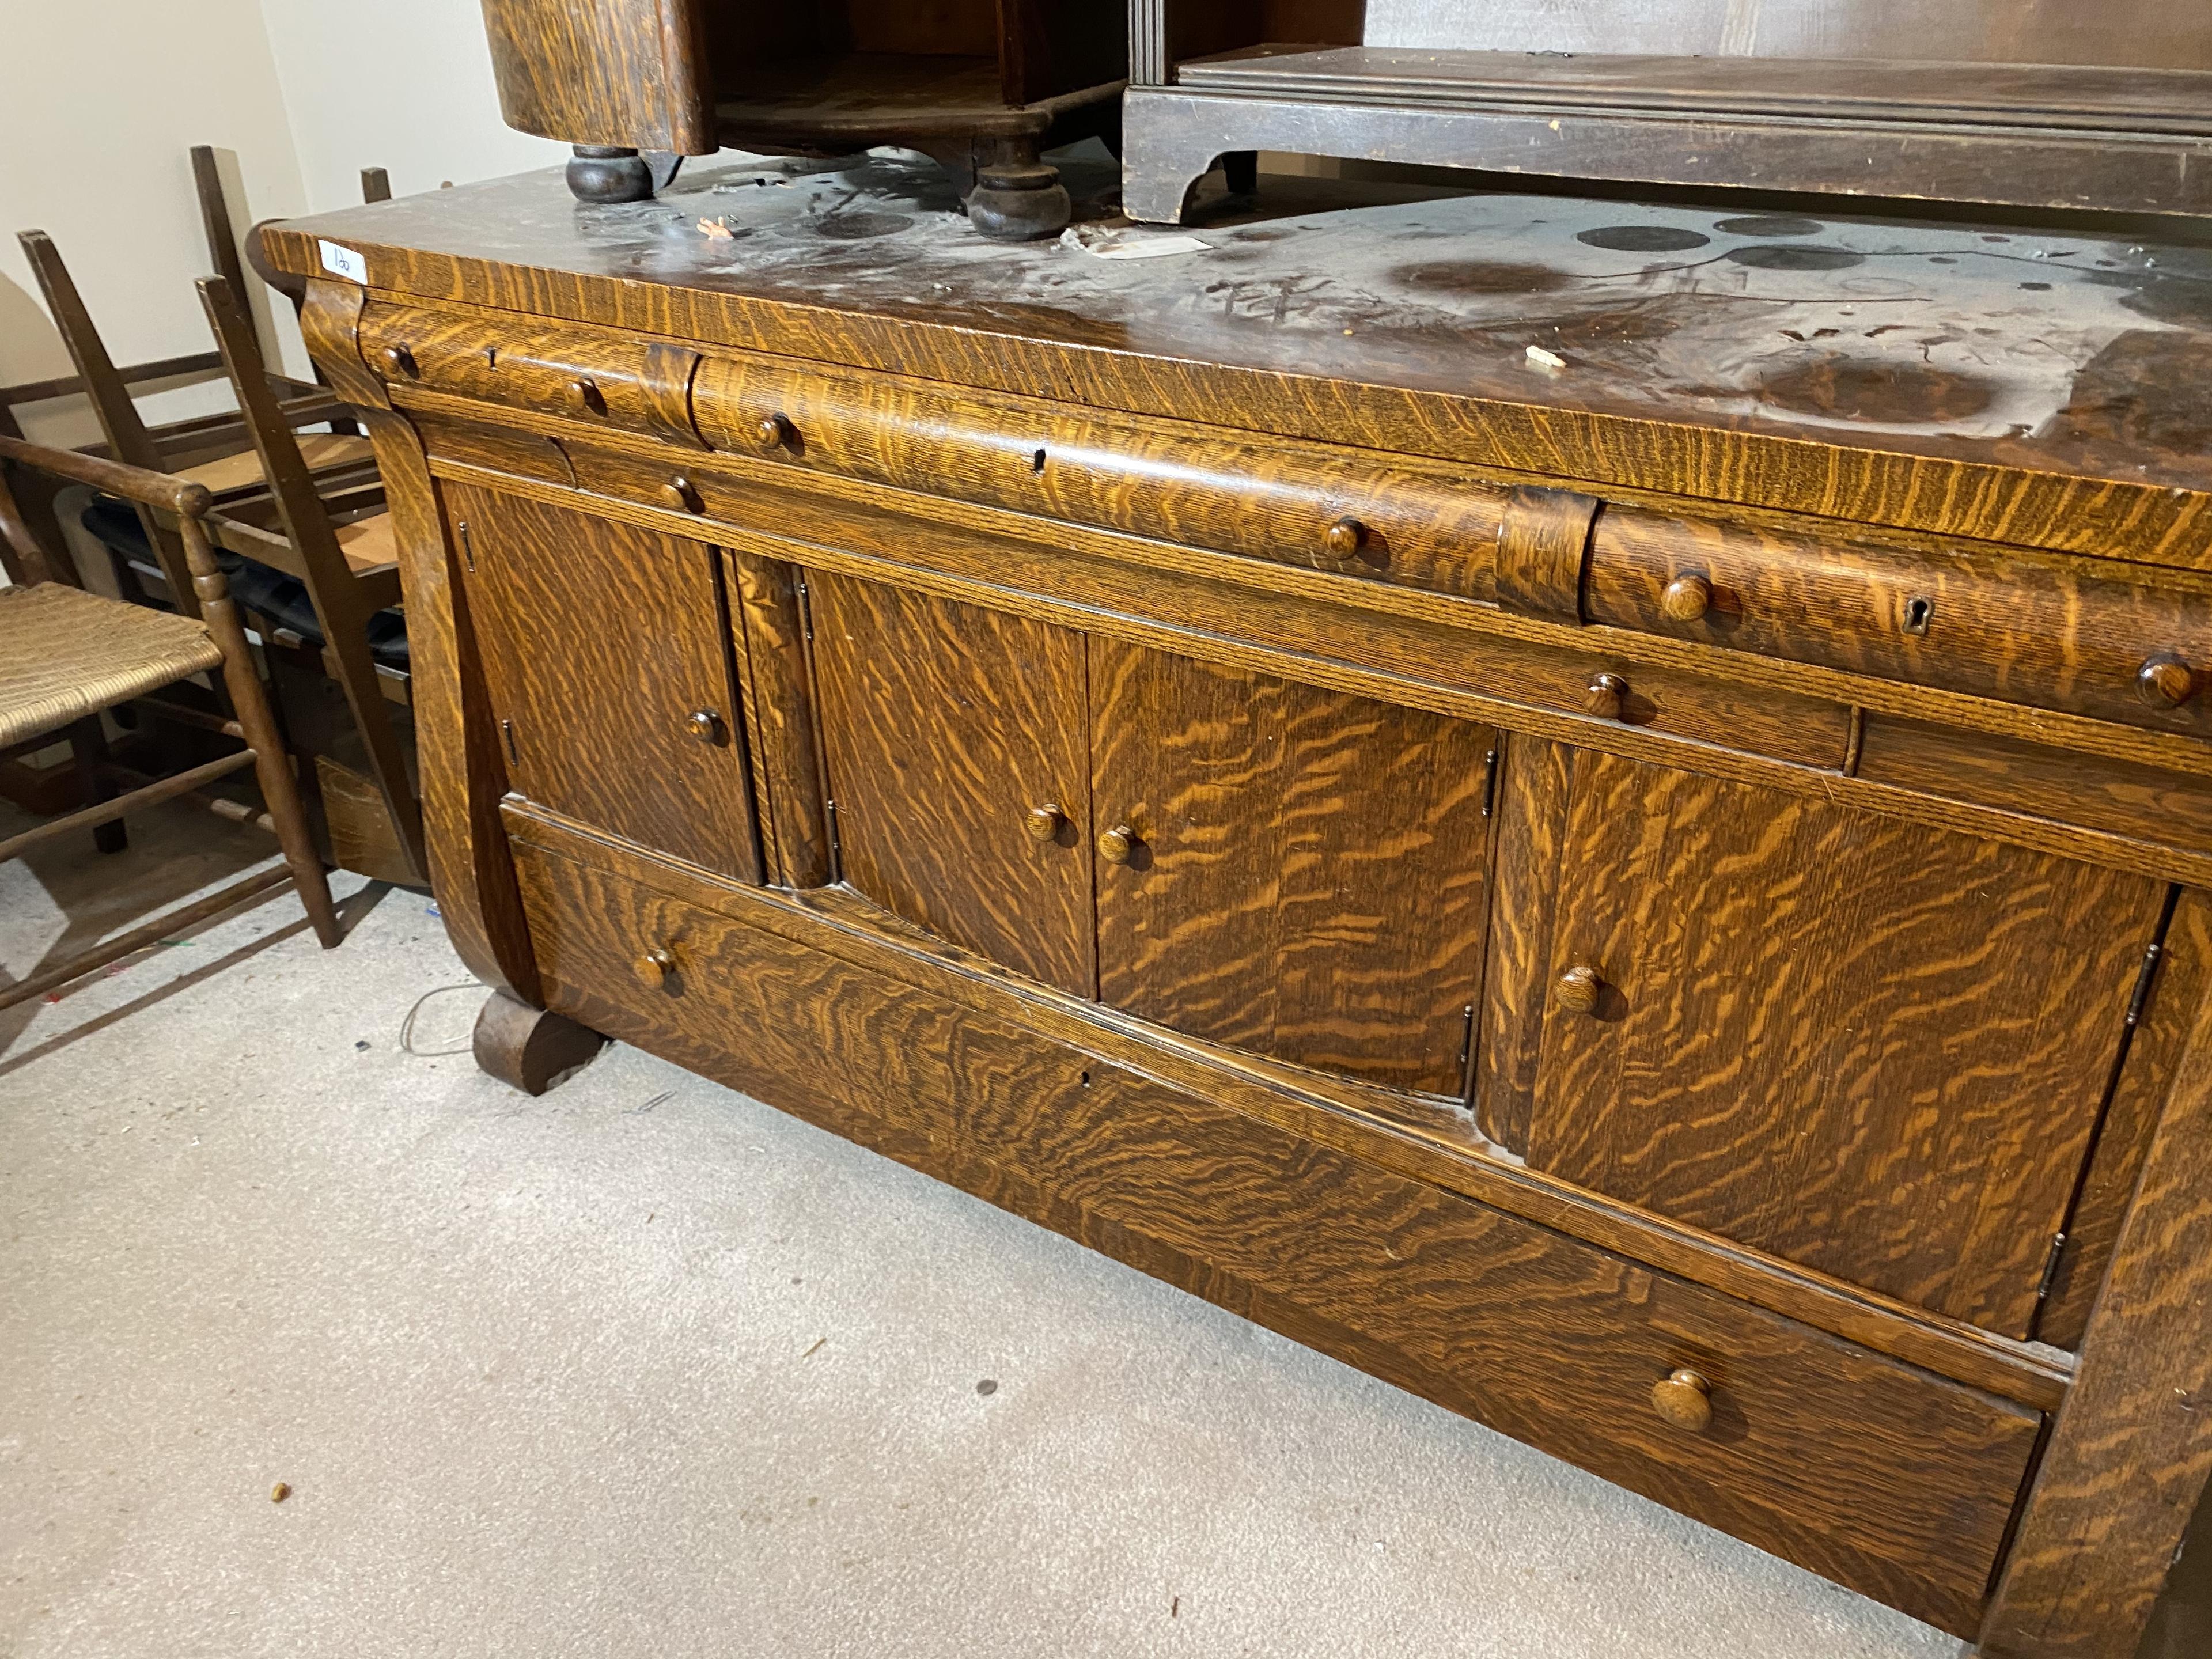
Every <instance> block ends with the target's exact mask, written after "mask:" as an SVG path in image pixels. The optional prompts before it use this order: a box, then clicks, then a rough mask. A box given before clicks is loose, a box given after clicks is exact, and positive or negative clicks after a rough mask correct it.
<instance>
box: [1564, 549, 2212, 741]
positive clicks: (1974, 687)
mask: <svg viewBox="0 0 2212 1659" xmlns="http://www.w3.org/2000/svg"><path fill="white" fill-rule="evenodd" d="M1586 607H1587V611H1588V614H1589V619H1590V620H1591V621H1592V622H1598V623H1611V624H1613V625H1614V626H1615V627H1620V628H1633V629H1639V630H1641V631H1644V632H1646V633H1654V634H1666V635H1673V636H1674V637H1676V638H1679V639H1686V640H1696V641H1702V642H1704V643H1707V644H1711V645H1719V646H1726V647H1731V648H1733V649H1736V650H1741V651H1755V652H1758V653H1761V654H1763V655H1765V656H1771V657H1783V658H1788V659H1792V660H1795V661H1799V662H1809V663H1818V664H1820V665H1824V666H1826V667H1831V668H1839V669H1846V670H1850V671H1854V672H1858V673H1865V674H1875V675H1879V676H1881V677H1882V678H1886V679H1895V680H1903V681H1907V682H1910V683H1911V684H1919V685H1929V686H1937V687H1941V688H1942V689H1944V690H1952V691H1964V692H1970V693H1972V694H1973V695H1975V696H1985V697H1994V698H1998V699H2002V700H2003V701H2005V702H2018V703H2026V704H2030V705H2033V706H2034V707H2037V708H2054V709H2062V710H2064V711H2067V712H2069V713H2072V714H2087V715H2091V716H2093V717H2095V718H2097V719H2100V720H2121V721H2125V722H2127V723H2128V724H2130V725H2134V726H2148V727H2150V728H2152V729H2154V730H2158V731H2166V732H2198V733H2206V732H2212V696H2208V695H2207V693H2208V691H2212V671H2208V670H2212V598H2208V597H2207V596H2206V595H2203V594H2200V593H2197V592H2189V591H2185V590H2184V589H2181V588H2179V587H2172V586H2155V585H2152V584H2150V583H2147V582H2145V583H2138V582H2135V581H2132V580H2118V579H2116V578H2115V577H2114V576H2112V575H2109V574H2102V573H2100V572H2098V571H2096V570H2095V569H2093V568H2092V567H2091V564H2090V562H2089V561H2087V560H2080V559H2065V558H2061V557H2058V556H2031V555H2026V554H2011V553H2000V552H1980V551H1974V552H1966V551H1959V550H1952V551H1942V552H1936V551H1927V552H1911V553H1907V552H1902V551H1898V550H1892V549H1888V548H1883V547H1876V546H1872V545H1867V544H1853V543H1847V542H1841V541H1837V542H1825V541H1820V540H1816V539H1814V538H1808V537H1804V536H1800V535H1796V534H1791V533H1788V532H1780V531H1768V530H1759V529H1754V528H1751V527H1747V526H1728V525H1719V524H1711V523H1704V522H1699V521H1697V520H1689V519H1677V518H1672V517H1668V516H1665V515H1662V514H1658V513H1645V512H1641V511H1638V510H1636V509H1633V508H1609V509H1607V511H1606V512H1605V513H1602V514H1601V515H1600V517H1599V519H1598V521H1597V525H1596V528H1595V532H1594V533H1593V536H1592V539H1591V551H1590V565H1589V587H1588V593H1587V599H1586Z"/></svg>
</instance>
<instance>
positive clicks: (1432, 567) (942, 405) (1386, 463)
mask: <svg viewBox="0 0 2212 1659" xmlns="http://www.w3.org/2000/svg"><path fill="white" fill-rule="evenodd" d="M693 405H694V414H695V417H696V421H697V422H698V427H699V430H700V432H701V433H702V435H704V437H705V438H706V440H707V441H708V443H710V444H711V445H712V446H713V447H714V448H716V449H718V450H728V451H732V452H734V453H739V454H746V455H754V454H765V455H767V456H768V457H769V458H770V459H774V460H775V461H777V462H778V463H780V464H782V465H789V466H794V467H803V468H805V469H807V470H809V471H827V472H834V473H837V474H839V475H842V476H843V477H852V478H862V479H866V480H868V481H869V482H871V483H882V484H889V485H892V486H894V487H896V488H897V489H912V490H918V491H922V492H926V493H927V494H930V495H950V496H952V497H954V498H955V499H957V500H961V501H979V502H985V503H988V504H989V505H991V506H994V507H1008V508H1011V509H1012V510H1013V511H1015V512H1018V513H1037V514H1039V515H1041V516H1043V517H1046V518H1054V519H1061V520H1067V521H1069V522H1071V523H1075V524H1086V525H1096V526H1100V527H1101V528H1103V529H1109V530H1126V531H1129V532H1133V533H1135V534H1137V535H1140V536H1152V537H1158V538H1162V539H1164V540H1169V541H1174V542H1179V543H1182V544H1186V545H1188V546H1192V547H1206V548H1213V549H1217V550H1220V551H1222V552H1226V553H1237V554H1242V555H1243V556H1246V557H1249V558H1255V559H1264V560H1267V561H1269V562H1273V563H1279V564H1286V565H1291V566H1296V567H1300V568H1307V569H1313V570H1327V571H1332V572H1335V573H1337V574H1343V575H1350V576H1358V577H1362V578H1364V579H1367V580H1376V581H1387V582H1395V583H1398V584H1400V585H1401V586H1409V587H1421V588H1427V589H1430V590H1431V591H1433V592H1443V593H1456V594H1462V595H1465V596H1468V597H1470V598H1474V599H1489V598H1490V597H1491V596H1492V566H1493V562H1494V554H1493V548H1494V544H1495V542H1496V540H1497V537H1498V525H1499V522H1500V520H1501V517H1502V515H1503V513H1504V509H1505V505H1506V501H1507V496H1506V492H1505V491H1504V490H1503V489H1498V488H1497V487H1495V486H1492V485H1488V484H1485V483H1479V482H1477V481H1474V480H1472V479H1469V478H1468V477H1463V476H1455V474H1454V473H1453V472H1452V471H1451V470H1450V469H1449V468H1444V467H1429V466H1423V465H1419V464H1418V463H1413V462H1409V461H1405V460H1395V459H1394V460H1385V459H1382V458H1379V457H1377V456H1376V455H1374V454H1372V453H1361V452H1359V451H1358V450H1353V449H1346V448H1340V447H1334V446H1323V445H1318V444H1297V443H1291V442H1285V441H1265V440H1263V439H1261V438H1259V437H1256V436H1255V435H1249V434H1245V433H1239V432H1235V431H1231V430H1225V429H1223V428H1217V427H1210V426H1204V425H1200V424H1198V423H1195V422H1167V421H1147V420H1142V419H1139V418H1137V417H1134V416H1119V417H1114V416H1107V415H1104V414H1101V413H1086V412H1083V411H1079V410H1073V409H1071V408H1069V407H1068V406H1067V405H1066V404H1053V403H1047V402H1045V401H1043V400H1042V399H1032V398H1021V399H1014V398H982V397H979V396H976V395H975V394H973V393H969V394H966V395H957V394H955V393H953V392H949V391H947V390H946V389H945V388H944V387H942V386H930V385H927V384H926V383H923V382H920V381H915V380H901V379H895V378H893V377H890V376H888V375H873V376H869V377H866V378H861V377H859V376H854V375H849V374H829V373H825V372H824V371H823V369H822V368H820V367H819V366H817V365H813V364H805V363H795V362H786V361H779V360H778V359H775V358H772V357H759V356H745V357H736V356H727V355H724V354H716V355H714V356H709V357H708V358H707V359H706V360H705V361H704V362H702V364H701V365H700V368H699V372H698V374H697V377H696V381H695V383H694V386H693ZM764 423H767V424H764ZM771 427H772V428H773V429H774V430H775V434H776V436H775V441H773V442H767V441H764V440H763V434H764V433H765V432H767V431H768V430H769V429H770V428H771Z"/></svg>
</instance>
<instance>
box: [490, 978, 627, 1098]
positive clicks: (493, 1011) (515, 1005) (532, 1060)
mask: <svg viewBox="0 0 2212 1659" xmlns="http://www.w3.org/2000/svg"><path fill="white" fill-rule="evenodd" d="M473 1044H474V1048H475V1050H476V1056H477V1065H478V1066H482V1067H483V1070H484V1071H486V1072H487V1073H489V1074H490V1075H491V1076H493V1077H495V1078H497V1079H499V1080H500V1081H501V1082H502V1083H505V1084H507V1085H510V1086H512V1087H513V1088H517V1089H520V1090H521V1091H522V1092H523V1093H525V1094H526V1095H542V1094H544V1092H545V1091H547V1090H548V1089H550V1088H551V1087H552V1086H553V1085H555V1084H556V1083H558V1082H559V1081H560V1080H561V1079H562V1078H564V1077H566V1076H567V1075H568V1073H571V1072H573V1071H574V1070H575V1069H576V1068H577V1067H578V1066H583V1065H586V1064H588V1063H589V1062H590V1060H592V1056H594V1055H595V1054H598V1053H599V1050H600V1049H601V1048H603V1047H605V1044H606V1038H605V1037H603V1036H600V1035H599V1033H598V1032H597V1031H594V1030H592V1029H591V1028H590V1027H589V1026H587V1025H579V1024H576V1022H575V1021H574V1020H573V1019H569V1018H567V1017H565V1016H564V1015H561V1014H549V1013H548V1012H545V1010H544V1009H543V1008H532V1006H530V1005H529V1004H527V1003H524V1002H517V1001H516V1000H514V999H513V997H511V996H509V995H508V994H507V993H506V992H504V991H494V992H493V993H492V994H491V995H490V996H489V998H488V999H486V1000H485V1002H484V1006H483V1008H482V1009H481V1010H480V1011H478V1012H477V1028H476V1034H475V1036H474V1038H473Z"/></svg>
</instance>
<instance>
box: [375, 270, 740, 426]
mask: <svg viewBox="0 0 2212 1659" xmlns="http://www.w3.org/2000/svg"><path fill="white" fill-rule="evenodd" d="M361 355H362V358H363V359H364V360H365V361H366V362H368V367H369V368H370V370H371V372H373V373H374V374H380V375H381V376H383V378H384V379H385V380H388V381H390V382H391V383H392V384H393V385H394V386H428V387H429V388H430V389H432V390H433V391H436V392H452V393H453V394H455V395H456V396H459V397H464V398H483V399H484V400H485V401H487V402H489V403H495V404H507V405H509V406H510V407H513V408H516V409H529V410H537V411H538V413H540V414H544V415H562V416H568V418H570V419H572V420H579V421H590V422H596V423H599V424H604V425H606V426H609V427H616V428H621V429H623V430H624V431H629V432H637V433H644V434H647V435H651V436H653V437H656V438H662V439H665V440H667V441H670V442H671V443H677V444H682V445H684V446H685V447H689V448H692V449H696V448H698V447H700V443H699V435H698V434H697V433H696V431H694V430H693V429H692V426H691V405H690V398H691V374H692V371H693V370H694V369H696V368H697V367H698V363H699V354H698V353H697V352H696V351H694V350H692V349H690V347H688V346H679V345H671V344H669V343H665V342H664V341H658V340H640V339H635V338H624V337H618V336H615V335H605V334H598V333H589V332H585V331H568V330H545V329H539V328H533V327H532V326H531V325H529V324H527V323H526V322H525V321H524V320H523V319H519V318H518V319H513V322H512V323H510V322H509V321H508V320H507V319H503V318H501V317H499V316H497V315H495V314H483V315H478V314H477V313H453V312H442V311H422V310H416V309H414V308H412V307H402V306H392V305H386V304H383V303H380V302H376V301H372V302H371V303H370V304H368V306H366V307H363V309H362V314H361Z"/></svg>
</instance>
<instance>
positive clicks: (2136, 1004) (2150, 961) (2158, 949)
mask: <svg viewBox="0 0 2212 1659" xmlns="http://www.w3.org/2000/svg"><path fill="white" fill-rule="evenodd" d="M2165 955H2166V946H2165V945H2162V944H2155V945H2152V946H2151V947H2150V949H2148V951H2144V952H2143V959H2142V972H2140V973H2138V974H2137V975H2136V988H2135V994H2134V995H2133V996H2130V998H2129V999H2128V1020H2127V1024H2126V1025H2125V1026H2124V1027H2123V1028H2122V1029H2123V1030H2130V1031H2132V1030H2135V1029H2136V1026H2138V1025H2140V1024H2142V1017H2143V1010H2144V1009H2146V1008H2148V1006H2150V987H2151V983H2152V981H2154V980H2155V979H2157V977H2158V964H2159V963H2160V959H2161V958H2163V957H2165Z"/></svg>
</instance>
